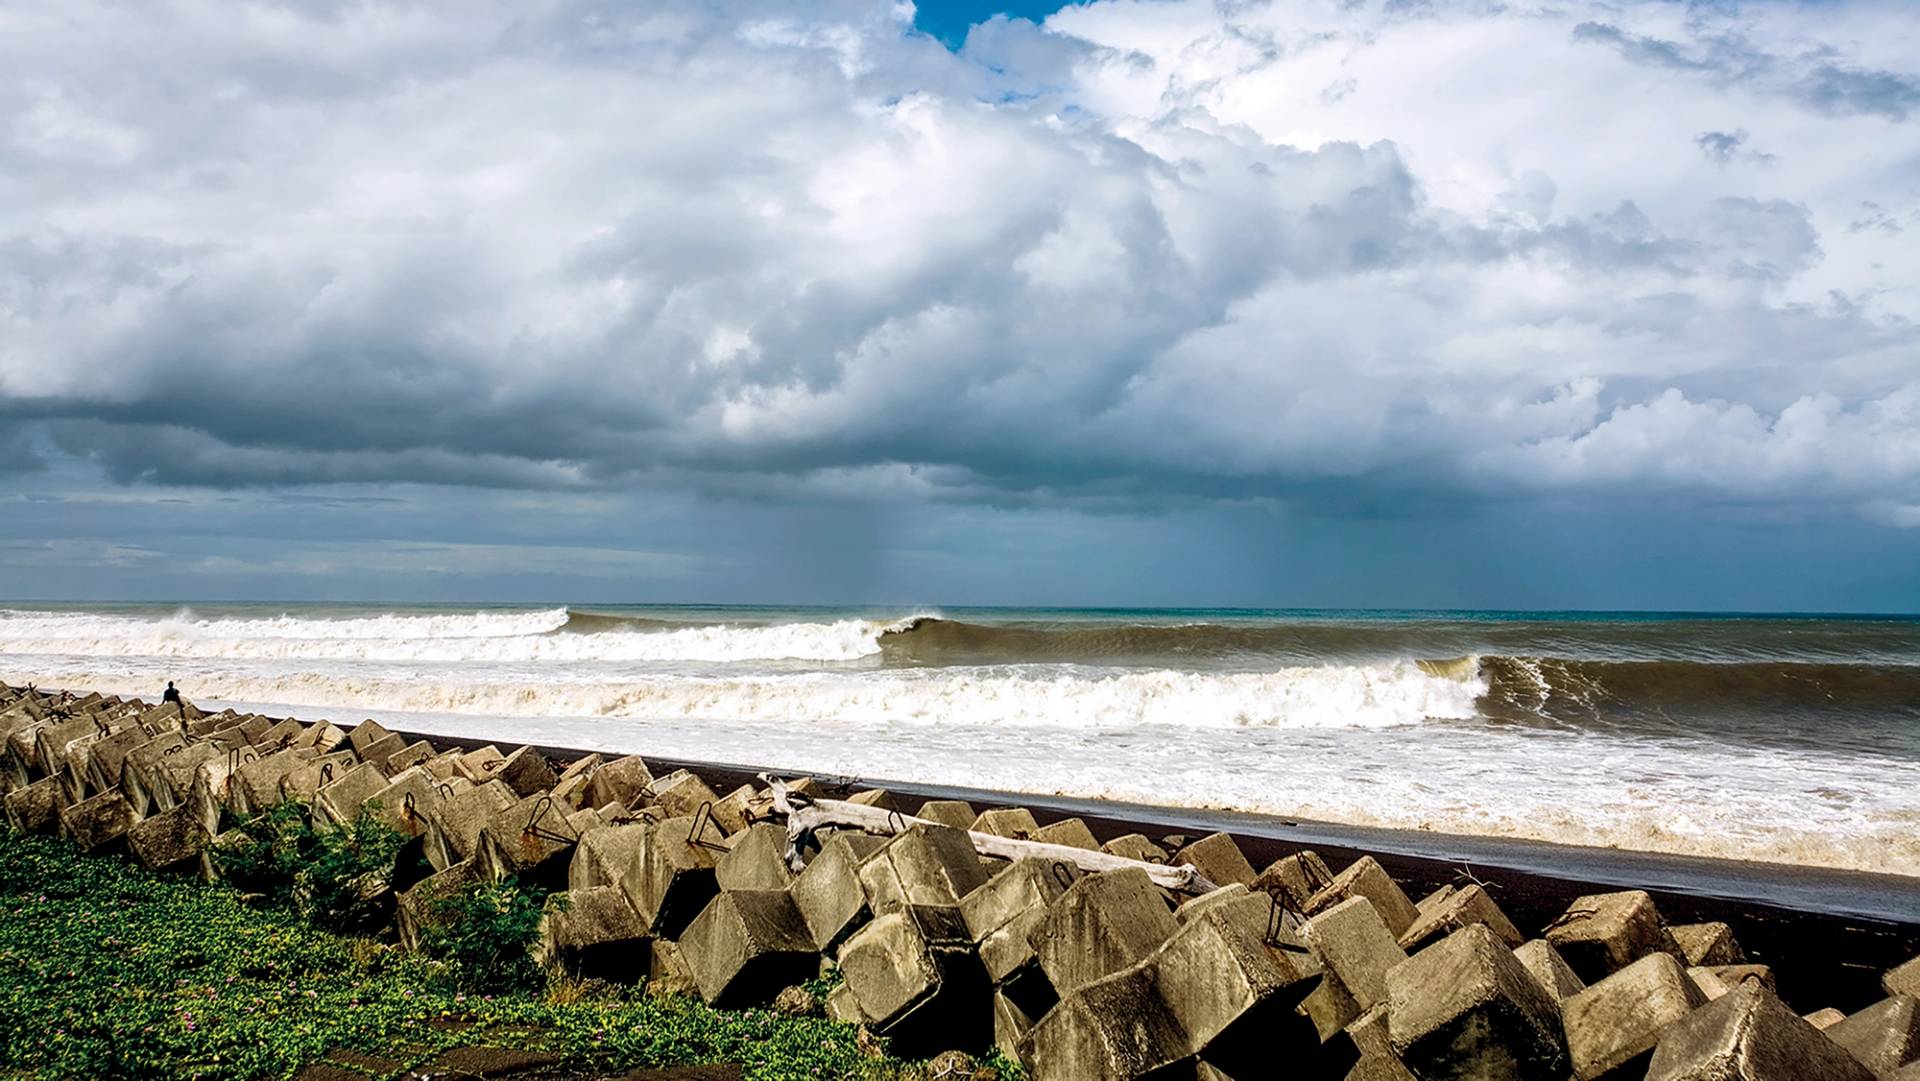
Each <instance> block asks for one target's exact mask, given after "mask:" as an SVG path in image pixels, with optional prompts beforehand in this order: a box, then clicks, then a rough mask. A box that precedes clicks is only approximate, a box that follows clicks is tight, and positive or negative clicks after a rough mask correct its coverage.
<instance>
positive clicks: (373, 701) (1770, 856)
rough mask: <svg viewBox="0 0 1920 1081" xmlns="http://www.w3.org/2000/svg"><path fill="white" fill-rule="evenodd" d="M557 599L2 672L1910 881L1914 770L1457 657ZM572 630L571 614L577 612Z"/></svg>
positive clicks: (201, 624) (477, 730) (212, 629)
mask: <svg viewBox="0 0 1920 1081" xmlns="http://www.w3.org/2000/svg"><path fill="white" fill-rule="evenodd" d="M568 622H569V616H568V613H567V612H566V611H565V610H564V609H550V610H545V611H492V612H486V611H476V612H466V613H452V614H424V613H389V614H379V615H368V616H364V617H360V618H318V617H315V616H312V615H287V616H278V617H272V618H228V617H221V618H202V617H201V616H199V615H196V614H195V613H192V612H188V611H181V612H177V613H173V614H171V615H169V616H166V617H163V618H140V617H137V616H126V615H102V614H95V613H47V612H0V680H4V681H6V682H9V683H20V682H24V681H29V680H31V681H35V682H38V683H39V684H41V685H42V686H65V687H84V688H89V689H96V690H100V691H104V692H109V693H117V694H122V695H140V696H144V697H148V698H151V697H153V696H154V695H155V694H156V693H157V689H158V688H159V687H161V686H164V684H165V681H166V680H168V679H175V680H178V681H179V682H180V685H181V687H182V688H183V689H185V690H186V692H187V694H188V695H189V696H190V697H192V698H194V699H195V700H197V701H202V702H205V701H209V700H224V701H232V702H246V703H257V704H259V705H261V706H264V707H270V711H272V712H277V713H282V714H285V713H294V714H297V715H299V716H301V717H305V718H313V717H321V716H327V717H333V718H336V719H339V720H342V721H347V720H354V719H357V718H358V717H360V716H366V715H374V716H395V717H396V718H397V719H401V720H402V721H403V722H404V719H405V718H407V717H412V718H416V719H418V718H422V717H425V718H428V719H427V720H425V721H418V723H417V724H416V726H417V727H422V728H427V729H429V730H436V731H447V732H450V733H460V734H477V735H486V736H488V737H489V738H495V739H499V740H502V741H526V742H547V743H556V744H563V745H576V746H599V747H606V748H610V749H618V750H638V751H642V752H645V753H654V754H660V755H666V756H673V757H684V758H693V759H710V760H717V761H736V762H739V761H746V762H753V763H762V764H768V765H779V766H782V767H788V768H794V769H805V770H816V771H824V772H835V773H854V774H863V775H870V776H886V777H896V778H900V779H902V780H917V781H922V782H929V783H950V784H962V785H970V786H978V787H984V788H1004V789H1009V790H1016V791H1033V792H1046V793H1062V794H1069V795H1078V796H1091V797H1109V798H1119V799H1127V800H1135V801H1140V802H1146V803H1158V804H1174V805H1191V806H1212V807H1232V808H1238V809H1242V810H1251V811H1265V812H1270V813H1276V814H1289V815H1299V816H1302V817H1310V818H1323V819H1326V820H1329V821H1336V822H1347V823H1352V824H1359V825H1378V826H1385V827H1398V828H1424V829H1432V830H1436V831H1442V832H1458V833H1471V834H1490V835H1502V836H1512V837H1524V838H1531V839H1535V840H1544V841H1556V842H1564V843H1574V844H1588V845H1602V846H1616V847H1621V848H1632V849H1647V850H1656V851H1667V852H1679V853H1687V854H1694V855H1709V856H1721V857H1728V858H1738V859H1760V860H1775V861H1780V862H1794V863H1806V864H1815V865H1824V866H1833V867H1845V868H1856V869H1870V870H1880V871H1888V872H1894V873H1901V874H1908V875H1916V876H1920V800H1916V798H1915V796H1914V793H1915V792H1920V762H1915V761H1911V760H1908V759H1906V758H1902V757H1899V756H1895V755H1889V754H1876V753H1858V752H1849V751H1846V750H1844V749H1842V748H1841V747H1840V746H1839V745H1838V744H1837V743H1834V742H1832V741H1829V742H1827V743H1823V744H1820V745H1817V746H1816V745H1811V744H1810V745H1807V746H1799V747H1784V746H1781V745H1778V744H1765V743H1760V744H1755V745H1751V746H1749V745H1745V744H1741V743H1739V742H1737V741H1724V740H1711V739H1705V738H1699V737H1697V736H1690V735H1689V734H1688V733H1686V732H1684V731H1676V732H1675V733H1673V734H1671V735H1664V734H1660V733H1652V734H1648V733H1642V734H1640V735H1632V734H1627V733H1622V732H1619V731H1614V730H1609V729H1607V728H1604V727H1600V728H1594V727H1587V728H1579V729H1570V728H1550V727H1542V728H1540V729H1539V730H1535V729H1531V728H1528V727H1526V726H1523V725H1513V724H1503V725H1497V726H1495V725H1487V724H1480V723H1475V721H1474V718H1475V717H1476V716H1477V700H1478V699H1479V698H1480V696H1482V695H1483V694H1485V693H1486V692H1487V683H1486V679H1485V677H1484V674H1483V672H1482V669H1481V665H1480V664H1479V663H1478V662H1477V661H1476V660H1474V659H1473V658H1463V659H1461V660H1459V661H1456V662H1448V663H1443V664H1436V663H1430V662H1429V663H1419V662H1415V661H1412V660H1403V661H1384V662H1379V663H1368V664H1346V663H1331V662H1330V663H1325V664H1320V665H1297V666H1291V667H1284V668H1275V669H1273V670H1269V671H1252V672H1248V671H1188V670H1159V669H1143V668H1130V667H1101V666H1088V665H1073V664H1056V663H1046V664H1037V663H1036V664H1019V665H1003V666H993V667H981V666H968V667H929V668H887V667H882V666H880V665H878V664H870V663H855V664H848V663H845V662H848V661H854V662H859V661H862V660H863V659H871V658H873V657H874V655H875V654H876V653H878V652H879V649H880V646H879V641H880V636H881V634H882V633H883V632H884V631H885V630H886V629H887V628H888V627H889V626H893V625H894V624H889V623H885V622H881V621H875V620H869V619H857V618H844V619H834V620H823V621H816V622H787V623H775V624H758V625H717V624H715V625H686V626H665V627H662V626H660V625H652V626H647V627H645V628H644V629H638V630H624V629H609V630H596V631H592V632H590V633H587V632H581V631H579V630H577V629H566V628H567V624H568ZM576 626H577V624H576Z"/></svg>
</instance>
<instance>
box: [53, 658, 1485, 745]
mask: <svg viewBox="0 0 1920 1081" xmlns="http://www.w3.org/2000/svg"><path fill="white" fill-rule="evenodd" d="M56 675H57V676H58V678H59V679H60V680H62V681H64V682H66V683H69V684H71V685H73V686H85V687H89V688H95V689H101V690H108V689H111V690H113V691H115V692H117V693H139V692H140V691H142V690H144V689H147V688H145V686H144V683H142V684H141V685H130V684H129V683H128V681H127V679H126V677H125V675H124V674H122V673H116V672H114V671H110V670H87V669H83V668H78V667H75V668H72V669H69V670H67V671H62V672H57V673H46V674H44V675H43V678H45V679H46V680H47V681H48V682H52V681H53V679H54V678H55V676H56ZM190 689H191V691H192V694H193V695H194V696H195V697H199V698H203V699H221V700H234V701H246V702H280V703H286V704H289V705H315V706H342V707H350V708H355V709H369V710H405V711H409V712H428V713H464V714H483V715H510V716H517V717H581V716H590V717H647V718H676V717H677V718H690V719H698V718H723V719H726V720H730V721H768V722H786V723H795V724H805V723H809V722H815V723H853V724H861V723H882V724H935V725H938V724H962V725H985V726H996V725H1004V726H1038V727H1058V728H1069V729H1071V728H1090V729H1111V728H1129V727H1137V726H1142V725H1168V726H1179V727H1194V726H1200V727H1215V728H1233V727H1254V728H1382V727H1390V726H1394V725H1411V724H1418V723H1420V722H1422V721H1424V720H1427V719H1429V718H1435V717H1443V718H1446V717H1451V718H1467V717H1471V716H1473V711H1474V699H1475V697H1476V696H1477V695H1478V694H1480V693H1481V692H1482V691H1483V690H1484V687H1483V686H1482V685H1480V684H1479V683H1478V682H1476V681H1472V680H1467V681H1462V680H1458V679H1452V678H1448V677H1446V676H1435V675H1433V674H1430V673H1429V672H1427V671H1426V670H1425V669H1424V668H1422V667H1421V666H1420V665H1418V664H1413V663H1398V664H1385V665H1368V666H1357V667H1349V666H1340V667H1324V668H1291V669H1283V670H1281V671H1278V672H1263V673H1199V672H1176V671H1165V670H1162V671H1143V672H1122V673H1114V674H1087V673H1074V672H1060V671H1037V670H1019V669H1001V670H992V669H986V670H969V671H966V672H955V671H946V672H930V671H928V672H912V671H887V672H868V673H836V672H807V673H801V674H793V675H775V674H769V675H754V676H743V677H695V676H659V677H654V678H648V679H640V680H622V679H617V678H605V679H597V680H590V681H579V680H568V679H565V678H564V677H562V676H559V675H558V674H556V675H552V676H544V675H543V676H542V678H540V679H538V680H524V681H523V680H511V679H489V678H487V677H485V676H474V677H468V678H463V679H461V680H458V681H450V680H434V679H430V678H428V679H423V678H408V677H395V676H388V675H383V674H372V673H369V674H359V675H345V674H337V673H326V674H322V673H315V672H292V673H256V672H249V671H245V670H239V671H208V672H202V673H200V674H198V675H196V676H195V678H194V681H193V684H192V687H191V688H190Z"/></svg>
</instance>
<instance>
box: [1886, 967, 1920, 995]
mask: <svg viewBox="0 0 1920 1081" xmlns="http://www.w3.org/2000/svg"><path fill="white" fill-rule="evenodd" d="M1880 986H1882V987H1884V988H1886V989H1887V994H1889V995H1913V996H1914V997H1916V998H1920V957H1915V958H1914V959H1912V960H1911V961H1908V962H1907V963H1905V964H1903V965H1899V966H1897V967H1895V968H1891V969H1888V970H1887V974H1886V975H1885V976H1882V977H1881V978H1880Z"/></svg>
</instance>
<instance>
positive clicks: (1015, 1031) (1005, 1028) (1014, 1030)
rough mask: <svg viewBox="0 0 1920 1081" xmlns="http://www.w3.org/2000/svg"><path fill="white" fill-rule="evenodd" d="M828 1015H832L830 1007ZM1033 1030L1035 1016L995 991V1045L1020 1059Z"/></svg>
mask: <svg viewBox="0 0 1920 1081" xmlns="http://www.w3.org/2000/svg"><path fill="white" fill-rule="evenodd" d="M828 1016H829V1017H831V1016H832V1010H831V1008H829V1010H828ZM1031 1031H1033V1018H1032V1017H1029V1016H1028V1015H1027V1012H1026V1011H1025V1010H1023V1009H1021V1008H1020V1005H1019V1003H1017V1002H1014V1001H1013V1000H1012V999H1010V998H1008V997H1007V993H1006V992H1005V991H998V990H996V991H995V992H994V993H993V1046H995V1047H997V1048H999V1049H1000V1053H1001V1054H1003V1055H1005V1056H1007V1057H1008V1058H1009V1059H1012V1060H1014V1061H1016V1062H1018V1061H1019V1059H1020V1041H1021V1040H1023V1039H1025V1038H1026V1035H1027V1033H1029V1032H1031Z"/></svg>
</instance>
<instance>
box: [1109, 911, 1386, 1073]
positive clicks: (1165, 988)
mask: <svg viewBox="0 0 1920 1081" xmlns="http://www.w3.org/2000/svg"><path fill="white" fill-rule="evenodd" d="M1368 918H1369V919H1372V920H1374V921H1375V922H1376V923H1377V921H1378V917H1375V916H1372V915H1371V914H1369V917H1368ZM1381 930H1382V933H1384V930H1385V929H1384V928H1382V929H1381ZM1388 942H1389V944H1391V939H1389V940H1388ZM1146 965H1147V966H1148V967H1149V968H1151V969H1152V971H1153V977H1154V984H1155V987H1156V988H1157V991H1158V994H1159V997H1160V999H1161V1001H1163V1002H1165V1003H1166V1004H1167V1008H1168V1009H1169V1011H1170V1012H1171V1013H1172V1014H1173V1017H1174V1020H1175V1021H1176V1022H1178V1023H1179V1026H1180V1028H1181V1030H1182V1031H1183V1032H1185V1034H1186V1039H1187V1045H1186V1049H1187V1051H1188V1052H1189V1053H1195V1054H1200V1055H1203V1056H1204V1057H1205V1058H1206V1060H1207V1061H1208V1062H1210V1063H1212V1064H1213V1065H1214V1066H1216V1067H1218V1068H1220V1069H1223V1070H1225V1071H1226V1072H1227V1073H1229V1074H1232V1075H1235V1076H1245V1077H1253V1076H1258V1075H1259V1074H1261V1073H1264V1072H1265V1069H1267V1068H1270V1067H1271V1062H1272V1061H1273V1060H1274V1059H1275V1058H1281V1059H1292V1058H1297V1057H1299V1056H1301V1055H1305V1054H1308V1053H1312V1052H1314V1051H1317V1050H1318V1048H1319V1044H1320V1039H1319V1036H1318V1034H1317V1033H1316V1032H1315V1030H1314V1027H1313V1025H1312V1024H1311V1023H1310V1022H1309V1021H1307V1020H1306V1019H1304V1018H1302V1017H1301V1016H1300V1015H1299V1014H1298V1013H1296V1012H1295V1008H1296V1007H1297V1006H1299V1005H1300V1003H1301V1001H1302V1000H1303V999H1304V998H1305V997H1306V995H1307V994H1308V993H1309V992H1311V991H1312V990H1313V989H1314V987H1315V986H1317V985H1318V983H1319V982H1320V978H1321V969H1320V966H1319V965H1318V964H1316V963H1315V962H1314V961H1313V958H1312V956H1311V955H1310V954H1308V953H1307V951H1306V950H1305V949H1300V950H1299V951H1298V952H1288V951H1285V950H1282V949H1276V948H1273V947H1270V946H1269V945H1268V944H1267V943H1266V942H1263V941H1262V940H1261V939H1260V938H1259V937H1257V936H1255V935H1250V934H1248V933H1246V931H1245V930H1244V929H1242V928H1240V927H1238V926H1236V925H1234V924H1233V923H1232V922H1231V921H1229V920H1227V919H1223V918H1220V914H1219V913H1217V912H1216V913H1213V914H1203V915H1200V916H1197V917H1195V918H1193V919H1190V920H1188V921H1187V922H1185V923H1183V924H1181V925H1180V927H1179V929H1178V930H1176V931H1175V932H1174V933H1173V936H1172V937H1171V938H1169V939H1167V941H1166V942H1165V943H1164V944H1163V945H1162V946H1161V947H1160V948H1159V949H1157V950H1155V951H1154V953H1153V954H1152V956H1151V957H1150V958H1149V959H1148V961H1147V962H1146ZM1347 1064H1348V1065H1350V1063H1347Z"/></svg>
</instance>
